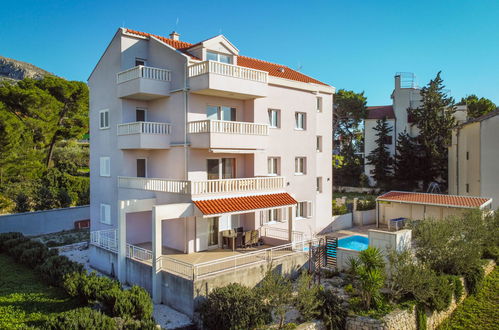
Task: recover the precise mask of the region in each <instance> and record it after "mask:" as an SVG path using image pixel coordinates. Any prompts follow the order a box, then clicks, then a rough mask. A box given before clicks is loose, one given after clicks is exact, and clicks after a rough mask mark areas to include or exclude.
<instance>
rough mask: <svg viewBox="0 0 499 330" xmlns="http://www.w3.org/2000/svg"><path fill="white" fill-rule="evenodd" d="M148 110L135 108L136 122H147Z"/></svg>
mask: <svg viewBox="0 0 499 330" xmlns="http://www.w3.org/2000/svg"><path fill="white" fill-rule="evenodd" d="M146 118H147V109H144V108H135V121H146V120H147V119H146Z"/></svg>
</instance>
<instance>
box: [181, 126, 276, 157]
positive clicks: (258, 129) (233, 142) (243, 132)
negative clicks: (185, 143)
mask: <svg viewBox="0 0 499 330" xmlns="http://www.w3.org/2000/svg"><path fill="white" fill-rule="evenodd" d="M187 132H188V133H189V134H190V136H189V137H190V142H191V147H193V148H201V149H223V150H227V151H229V150H231V149H235V150H243V151H244V150H247V151H250V152H253V151H255V150H262V149H265V148H266V147H267V143H268V139H269V125H267V124H256V123H246V122H239V121H224V120H200V121H191V122H189V123H188V124H187Z"/></svg>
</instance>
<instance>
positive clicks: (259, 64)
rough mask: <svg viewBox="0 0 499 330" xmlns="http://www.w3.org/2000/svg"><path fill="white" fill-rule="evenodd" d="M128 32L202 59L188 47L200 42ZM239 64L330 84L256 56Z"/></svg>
mask: <svg viewBox="0 0 499 330" xmlns="http://www.w3.org/2000/svg"><path fill="white" fill-rule="evenodd" d="M126 32H127V33H131V34H135V35H139V36H142V37H151V36H152V37H155V38H158V39H159V40H161V41H163V42H165V43H167V44H168V45H170V46H172V47H173V48H175V49H177V50H179V51H181V52H182V53H184V54H187V55H189V56H190V57H192V58H194V59H196V60H200V59H199V58H197V57H195V56H193V55H192V54H190V53H189V52H188V48H191V47H193V46H195V45H197V44H199V43H197V44H191V43H188V42H184V41H179V40H173V39H169V38H165V37H161V36H158V35H154V34H150V33H146V32H140V31H135V30H131V29H126ZM237 65H239V66H244V67H246V68H251V69H255V70H262V71H267V72H268V73H269V75H270V76H274V77H279V78H284V79H289V80H295V81H300V82H305V83H313V84H319V85H324V86H328V85H327V84H325V83H323V82H321V81H319V80H317V79H314V78H312V77H309V76H307V75H304V74H303V73H300V72H298V71H296V70H293V69H291V68H289V67H287V66H285V65H280V64H276V63H270V62H266V61H262V60H258V59H255V58H251V57H246V56H238V57H237Z"/></svg>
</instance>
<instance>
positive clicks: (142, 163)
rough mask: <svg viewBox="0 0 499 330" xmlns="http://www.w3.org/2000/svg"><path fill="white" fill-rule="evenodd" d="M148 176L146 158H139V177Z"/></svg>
mask: <svg viewBox="0 0 499 330" xmlns="http://www.w3.org/2000/svg"><path fill="white" fill-rule="evenodd" d="M146 176H147V161H146V159H145V158H137V177H138V178H145V177H146Z"/></svg>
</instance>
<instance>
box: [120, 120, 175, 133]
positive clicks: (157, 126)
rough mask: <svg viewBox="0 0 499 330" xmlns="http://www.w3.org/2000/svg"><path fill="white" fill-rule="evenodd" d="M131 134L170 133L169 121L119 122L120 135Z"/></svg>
mask: <svg viewBox="0 0 499 330" xmlns="http://www.w3.org/2000/svg"><path fill="white" fill-rule="evenodd" d="M130 134H161V135H170V134H171V125H170V124H169V123H155V122H150V121H137V122H133V123H126V124H118V135H130Z"/></svg>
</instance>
